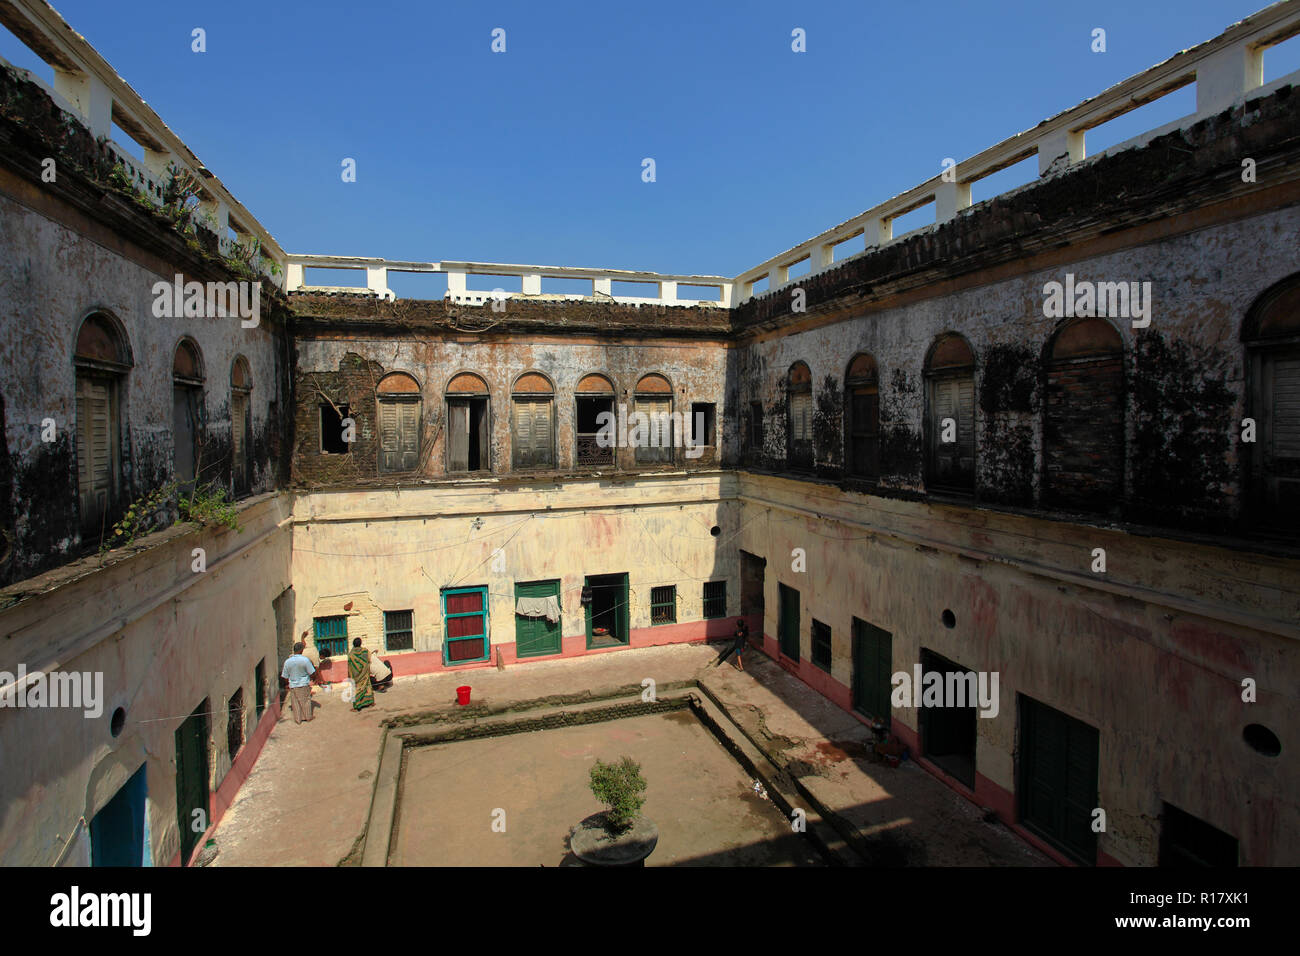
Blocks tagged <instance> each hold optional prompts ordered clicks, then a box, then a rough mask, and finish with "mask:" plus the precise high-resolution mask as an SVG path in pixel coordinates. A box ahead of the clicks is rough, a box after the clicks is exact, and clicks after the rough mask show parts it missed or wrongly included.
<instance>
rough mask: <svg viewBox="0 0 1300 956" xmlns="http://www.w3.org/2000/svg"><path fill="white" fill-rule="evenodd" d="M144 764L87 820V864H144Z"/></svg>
mask: <svg viewBox="0 0 1300 956" xmlns="http://www.w3.org/2000/svg"><path fill="white" fill-rule="evenodd" d="M145 793H146V781H145V771H144V764H141V765H140V769H139V770H137V771H136V772H135V773H133V774H132V775H131V778H130V779H129V780H127V782H126V783H124V784H122V789H121V790H119V791H117V793H116V794H114V795H113V799H112V800H110V801H108V803H106V804H104V808H103V809H102V810H100V811H99V812H98V813H96V814H95V816H94V818H93V819H92V820H91V821H90V865H91V866H144V865H145V850H146V848H145V839H146V837H145V818H144V814H145Z"/></svg>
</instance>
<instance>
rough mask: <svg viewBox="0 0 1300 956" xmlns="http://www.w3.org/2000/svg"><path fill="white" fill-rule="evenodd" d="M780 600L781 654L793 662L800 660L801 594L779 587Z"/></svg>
mask: <svg viewBox="0 0 1300 956" xmlns="http://www.w3.org/2000/svg"><path fill="white" fill-rule="evenodd" d="M777 588H778V592H777V593H778V597H779V599H780V605H781V607H780V615H781V618H780V641H781V653H782V654H784V655H785V656H786V657H788V658H790V660H792V661H797V660H798V659H799V592H798V591H796V590H795V589H794V588H790V587H786V586H785V585H784V584H779V585H777Z"/></svg>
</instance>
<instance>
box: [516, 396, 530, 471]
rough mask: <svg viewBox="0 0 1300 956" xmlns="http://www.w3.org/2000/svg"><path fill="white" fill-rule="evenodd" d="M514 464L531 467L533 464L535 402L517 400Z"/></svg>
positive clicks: (518, 466) (517, 466) (520, 466)
mask: <svg viewBox="0 0 1300 956" xmlns="http://www.w3.org/2000/svg"><path fill="white" fill-rule="evenodd" d="M514 443H515V447H514V464H515V467H516V468H529V467H531V466H532V464H533V403H532V402H526V401H520V400H519V399H516V400H515V439H514Z"/></svg>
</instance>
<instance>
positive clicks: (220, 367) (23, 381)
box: [0, 181, 284, 583]
mask: <svg viewBox="0 0 1300 956" xmlns="http://www.w3.org/2000/svg"><path fill="white" fill-rule="evenodd" d="M7 188H9V189H11V190H12V191H13V192H14V193H17V197H18V198H15V196H14V195H12V194H6V193H5V192H3V191H0V313H3V315H4V316H5V323H6V328H7V329H9V330H10V334H9V335H6V336H3V337H0V394H2V395H3V396H4V407H3V410H4V421H3V425H4V449H3V455H2V456H0V457H3V460H4V462H5V466H4V468H5V471H6V472H7V473H8V475H9V476H10V480H9V481H8V483H7V484H4V485H3V486H0V491H3V492H5V494H4V495H3V497H4V499H5V500H4V502H3V505H0V507H3V508H4V509H6V514H7V516H8V517H9V518H10V519H11V523H10V522H6V526H5V529H4V530H5V533H6V534H7V535H8V536H9V537H10V544H11V546H12V551H11V554H10V557H9V560H8V561H7V562H5V563H4V565H3V566H0V583H8V582H10V581H16V580H21V579H23V578H24V577H27V576H29V575H31V574H34V573H37V572H39V571H41V570H44V569H46V568H50V567H54V566H56V565H57V564H59V563H61V562H63V561H66V560H68V559H69V558H71V557H74V556H75V555H77V554H78V553H81V551H82V550H83V548H84V547H94V546H96V545H98V541H97V540H96V541H93V542H83V541H82V540H81V536H80V532H79V530H78V503H77V463H76V438H75V436H76V431H75V429H76V422H75V417H76V390H75V389H76V381H75V375H76V373H75V368H74V366H73V362H72V355H73V349H74V345H75V341H76V336H77V332H78V330H79V329H80V327H81V322H82V320H83V319H84V318H85V317H86V316H87V315H89V314H90V313H91V312H95V311H104V312H107V313H109V314H111V315H112V316H113V317H115V318H116V319H117V320H118V321H119V322H120V323H121V324H122V326H123V327H124V328H125V330H126V335H127V338H128V341H129V343H130V351H131V356H132V359H133V363H134V367H133V368H132V369H131V371H130V372H129V373H128V374H127V376H126V388H125V389H124V392H123V395H122V399H121V402H120V413H119V420H120V422H121V462H122V465H121V474H122V487H123V492H122V496H121V497H122V498H123V500H124V501H126V502H129V501H131V500H134V499H136V498H139V497H141V496H143V495H144V494H146V493H147V492H148V491H150V490H152V489H153V488H155V487H157V486H158V485H160V484H162V483H164V482H165V481H167V480H170V478H171V475H172V467H173V466H172V463H173V454H174V452H173V443H172V362H173V357H174V354H175V349H176V346H177V344H178V342H179V341H180V340H181V338H182V336H185V335H188V336H191V337H192V338H193V339H194V340H195V341H196V342H197V343H198V346H199V348H200V350H201V353H202V360H203V365H204V371H205V383H204V388H203V420H204V423H205V424H204V429H203V436H202V460H201V462H200V467H201V468H202V474H203V476H205V477H207V478H215V479H218V480H220V481H222V482H223V483H224V484H226V486H227V487H229V483H230V474H231V468H230V456H231V450H230V395H231V386H230V374H231V367H232V364H233V362H234V360H235V357H236V356H237V355H243V356H244V357H245V358H246V359H247V360H248V363H249V366H250V368H251V370H252V376H253V389H252V392H251V399H250V405H251V411H252V432H251V435H250V442H251V451H252V474H251V475H250V479H251V490H252V492H254V493H256V492H259V491H265V490H268V489H269V488H271V487H272V486H273V485H274V482H275V474H274V471H275V467H276V464H277V463H276V460H275V453H274V452H275V449H274V445H275V442H276V438H275V431H276V427H277V426H276V425H275V424H273V423H272V419H273V418H276V417H277V416H276V414H275V413H274V412H273V407H274V403H276V401H277V397H278V396H279V406H278V407H283V405H284V398H283V397H282V393H283V383H282V380H281V375H280V372H279V369H278V367H277V352H278V350H282V349H283V342H282V340H281V341H277V338H278V337H282V336H283V334H284V333H283V330H279V331H277V328H276V326H275V325H274V324H273V323H272V322H271V321H269V320H266V319H265V317H264V321H262V322H261V323H260V324H259V325H258V326H257V327H256V328H249V329H246V328H243V327H242V325H241V322H240V320H239V319H238V318H234V317H231V318H224V319H220V318H187V319H159V318H155V317H154V315H153V312H152V307H153V300H154V296H153V291H152V290H153V286H154V284H155V283H156V282H158V281H160V280H162V281H166V282H168V283H170V282H172V281H173V278H174V276H175V274H176V273H177V272H180V271H182V270H181V269H179V268H172V267H171V266H170V265H169V264H167V263H164V262H161V261H159V260H156V258H153V257H148V256H145V255H144V254H143V253H141V252H139V250H133V249H132V248H130V247H127V246H125V245H123V244H122V243H118V244H117V245H118V248H113V247H110V246H106V245H105V244H104V243H103V242H101V241H98V239H97V238H95V237H91V236H90V235H87V234H86V233H87V229H85V228H81V227H77V228H74V227H73V226H72V225H70V224H69V223H67V222H63V221H60V220H59V219H56V218H51V216H50V215H47V214H45V213H42V212H38V211H36V210H35V209H33V208H31V207H29V206H28V205H25V204H24V202H23V199H24V198H26V196H25V193H24V192H23V189H22V188H21V184H19V183H17V182H15V181H8V182H7ZM33 201H35V200H33ZM69 215H70V214H69ZM187 278H188V277H187ZM280 364H283V362H282V361H281V363H280ZM45 418H53V419H54V421H55V423H56V427H57V438H56V440H55V441H54V442H49V443H46V442H42V441H41V421H42V420H43V419H45ZM3 477H4V476H3V475H0V481H2V480H3ZM112 520H113V519H112V516H111V515H110V520H109V522H108V524H109V525H110V526H111V524H112Z"/></svg>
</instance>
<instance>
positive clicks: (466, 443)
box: [447, 398, 491, 472]
mask: <svg viewBox="0 0 1300 956" xmlns="http://www.w3.org/2000/svg"><path fill="white" fill-rule="evenodd" d="M488 433H489V428H488V400H487V399H486V398H454V399H453V398H449V399H447V442H448V444H447V454H448V461H447V470H448V471H453V472H473V471H489V470H490V468H491V465H490V461H491V456H490V455H489V453H488Z"/></svg>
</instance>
